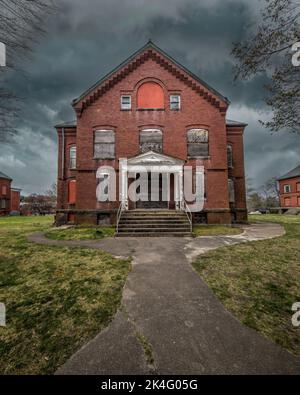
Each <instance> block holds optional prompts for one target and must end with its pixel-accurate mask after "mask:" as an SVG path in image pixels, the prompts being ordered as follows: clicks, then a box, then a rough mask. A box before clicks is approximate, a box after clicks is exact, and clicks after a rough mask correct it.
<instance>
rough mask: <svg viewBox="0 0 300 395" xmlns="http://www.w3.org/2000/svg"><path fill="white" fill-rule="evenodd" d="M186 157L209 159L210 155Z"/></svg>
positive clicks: (190, 157)
mask: <svg viewBox="0 0 300 395" xmlns="http://www.w3.org/2000/svg"><path fill="white" fill-rule="evenodd" d="M187 158H188V159H211V157H210V155H209V156H188V157H187Z"/></svg>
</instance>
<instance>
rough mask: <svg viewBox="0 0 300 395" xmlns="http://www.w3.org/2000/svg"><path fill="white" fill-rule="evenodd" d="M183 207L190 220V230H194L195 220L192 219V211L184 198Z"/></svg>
mask: <svg viewBox="0 0 300 395" xmlns="http://www.w3.org/2000/svg"><path fill="white" fill-rule="evenodd" d="M182 208H183V210H184V212H185V213H186V216H187V218H188V220H189V223H190V230H191V232H193V220H192V218H193V216H192V212H191V210H190V208H189V206H188V204H187V202H186V200H185V199H183V200H182Z"/></svg>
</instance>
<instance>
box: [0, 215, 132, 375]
mask: <svg viewBox="0 0 300 395" xmlns="http://www.w3.org/2000/svg"><path fill="white" fill-rule="evenodd" d="M52 222H53V218H52V217H50V216H48V217H12V218H0V246H1V247H0V302H3V303H5V305H6V309H7V315H6V323H7V325H6V327H0V373H1V374H46V373H53V372H54V371H55V370H56V368H57V367H58V366H60V365H61V364H62V363H64V362H65V361H66V360H67V359H68V358H69V357H70V356H71V355H72V354H73V353H74V352H75V351H76V350H77V349H78V348H80V346H82V345H83V344H84V343H86V342H87V341H88V340H89V339H91V338H93V336H94V335H96V334H97V333H98V332H99V331H100V330H101V329H102V328H104V327H105V326H107V325H108V323H109V322H110V321H111V320H112V318H113V316H114V314H115V313H116V310H117V308H118V306H119V305H120V301H121V294H122V288H123V286H124V283H125V280H126V277H127V275H128V273H129V270H130V261H129V260H121V259H115V258H113V257H112V256H110V255H109V254H107V253H104V252H102V251H98V250H89V249H84V248H67V247H52V246H45V245H43V246H41V245H36V244H33V243H29V242H28V241H27V239H26V236H27V235H28V234H30V233H33V232H35V231H49V229H50V225H51V224H52Z"/></svg>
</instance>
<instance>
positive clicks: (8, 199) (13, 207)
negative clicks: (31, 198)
mask: <svg viewBox="0 0 300 395" xmlns="http://www.w3.org/2000/svg"><path fill="white" fill-rule="evenodd" d="M11 183H12V179H11V178H10V177H9V176H7V175H6V174H4V173H2V172H0V215H9V214H10V213H19V212H20V193H21V189H16V188H12V186H11Z"/></svg>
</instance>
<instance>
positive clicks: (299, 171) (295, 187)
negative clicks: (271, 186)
mask: <svg viewBox="0 0 300 395" xmlns="http://www.w3.org/2000/svg"><path fill="white" fill-rule="evenodd" d="M278 181H279V195H280V207H281V208H282V209H289V208H300V166H298V167H296V168H295V169H293V170H292V171H290V172H289V173H287V174H286V175H284V176H282V177H280V178H279V179H278Z"/></svg>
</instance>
